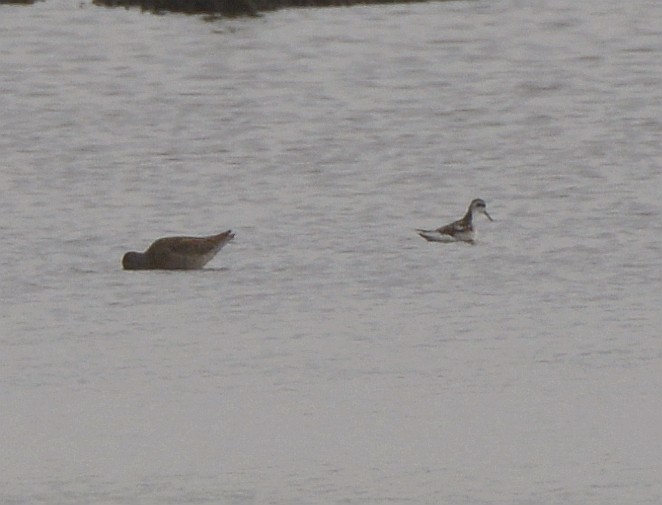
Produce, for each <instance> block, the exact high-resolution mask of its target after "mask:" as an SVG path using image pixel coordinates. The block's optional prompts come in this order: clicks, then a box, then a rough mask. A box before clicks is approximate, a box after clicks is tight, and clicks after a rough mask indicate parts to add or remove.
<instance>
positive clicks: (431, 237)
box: [416, 198, 494, 244]
mask: <svg viewBox="0 0 662 505" xmlns="http://www.w3.org/2000/svg"><path fill="white" fill-rule="evenodd" d="M485 207H486V206H485V202H484V201H483V200H481V199H480V198H476V199H475V200H472V201H471V203H470V204H469V208H468V209H467V213H466V214H465V215H464V217H463V218H462V219H459V220H457V221H455V222H453V223H451V224H447V225H446V226H442V227H441V228H437V229H436V230H420V229H417V230H416V231H417V232H418V234H419V235H420V236H421V237H423V238H424V239H425V240H427V241H428V242H469V243H470V244H473V243H474V241H475V240H476V230H475V229H474V225H473V218H474V216H475V215H476V214H485V216H486V217H487V218H488V219H489V220H490V221H494V220H493V219H492V218H491V217H490V215H489V214H488V213H487V210H485Z"/></svg>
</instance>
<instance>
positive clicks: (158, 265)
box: [122, 230, 234, 270]
mask: <svg viewBox="0 0 662 505" xmlns="http://www.w3.org/2000/svg"><path fill="white" fill-rule="evenodd" d="M233 238H234V233H232V230H227V231H224V232H223V233H219V234H218V235H210V236H208V237H164V238H160V239H158V240H156V241H155V242H154V243H153V244H152V245H150V246H149V248H148V249H147V250H146V251H145V252H144V253H141V252H135V251H131V252H128V253H126V254H125V255H124V257H123V258H122V266H123V267H124V269H125V270H154V269H162V270H197V269H200V268H202V267H203V266H205V265H206V264H207V263H208V262H209V261H210V260H211V259H212V258H213V257H214V256H216V253H217V252H218V251H220V250H221V249H222V248H223V246H224V245H225V244H227V243H228V242H230V241H231V240H232V239H233Z"/></svg>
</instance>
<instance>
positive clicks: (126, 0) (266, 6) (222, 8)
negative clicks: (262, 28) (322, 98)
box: [94, 0, 426, 16]
mask: <svg viewBox="0 0 662 505" xmlns="http://www.w3.org/2000/svg"><path fill="white" fill-rule="evenodd" d="M424 1H426V0H94V4H95V5H100V6H105V7H125V8H130V7H137V8H139V9H142V10H144V11H150V12H154V13H165V12H181V13H185V14H207V15H218V16H257V15H259V14H260V13H261V12H266V11H273V10H276V9H282V8H287V7H333V6H349V5H357V4H396V3H414V2H416V3H419V2H424Z"/></svg>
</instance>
